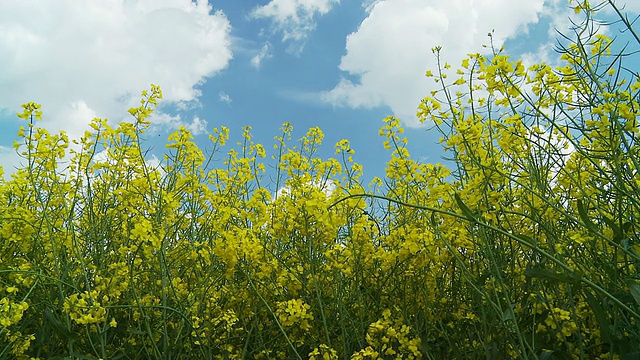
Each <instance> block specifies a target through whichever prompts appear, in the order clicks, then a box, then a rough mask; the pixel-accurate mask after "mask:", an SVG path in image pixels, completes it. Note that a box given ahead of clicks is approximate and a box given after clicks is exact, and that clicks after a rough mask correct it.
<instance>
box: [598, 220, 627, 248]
mask: <svg viewBox="0 0 640 360" xmlns="http://www.w3.org/2000/svg"><path fill="white" fill-rule="evenodd" d="M602 221H604V222H605V224H607V226H609V228H610V229H611V231H613V241H614V242H616V243H618V244H619V243H620V240H622V236H623V235H622V231H621V230H620V228H619V227H618V225H616V223H615V221H613V220H611V219H609V218H608V217H606V216H604V215H603V216H602Z"/></svg>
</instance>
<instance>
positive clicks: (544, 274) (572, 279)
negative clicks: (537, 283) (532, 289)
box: [524, 268, 582, 284]
mask: <svg viewBox="0 0 640 360" xmlns="http://www.w3.org/2000/svg"><path fill="white" fill-rule="evenodd" d="M524 274H525V276H528V277H533V278H540V279H544V280H549V281H553V282H561V283H567V284H578V283H580V281H581V279H582V276H581V275H580V274H578V273H572V274H563V273H559V272H555V271H553V270H550V269H544V268H528V269H526V270H525V271H524Z"/></svg>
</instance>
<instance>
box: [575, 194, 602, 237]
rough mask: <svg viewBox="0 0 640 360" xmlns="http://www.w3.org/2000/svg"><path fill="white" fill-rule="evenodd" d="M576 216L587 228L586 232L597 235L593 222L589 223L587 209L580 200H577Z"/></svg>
mask: <svg viewBox="0 0 640 360" xmlns="http://www.w3.org/2000/svg"><path fill="white" fill-rule="evenodd" d="M578 214H579V215H580V219H582V222H584V225H585V226H586V227H587V229H588V230H590V231H591V232H594V233H596V234H597V233H599V232H598V228H597V227H596V225H595V224H594V223H593V222H591V219H589V214H588V213H587V208H586V207H585V205H584V203H583V202H582V200H580V199H578Z"/></svg>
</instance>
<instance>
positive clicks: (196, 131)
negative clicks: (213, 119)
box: [186, 116, 207, 135]
mask: <svg viewBox="0 0 640 360" xmlns="http://www.w3.org/2000/svg"><path fill="white" fill-rule="evenodd" d="M186 128H187V130H189V131H190V132H191V134H192V135H202V134H204V133H206V132H207V121H206V120H202V119H200V118H199V117H197V116H196V117H194V118H193V121H192V122H191V123H189V124H188V125H187V126H186Z"/></svg>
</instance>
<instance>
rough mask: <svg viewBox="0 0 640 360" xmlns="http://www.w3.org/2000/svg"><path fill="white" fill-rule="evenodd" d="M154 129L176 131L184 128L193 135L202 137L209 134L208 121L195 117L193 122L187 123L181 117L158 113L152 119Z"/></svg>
mask: <svg viewBox="0 0 640 360" xmlns="http://www.w3.org/2000/svg"><path fill="white" fill-rule="evenodd" d="M150 121H151V123H152V124H153V127H154V129H157V128H158V127H159V128H163V129H167V130H174V129H178V128H180V127H182V126H184V127H185V128H186V129H187V130H189V131H190V132H191V134H192V135H194V136H195V135H202V134H204V133H206V132H207V124H208V123H207V121H206V120H203V119H201V118H199V117H198V116H195V117H194V118H193V120H192V121H190V122H189V121H187V120H185V119H183V118H182V116H180V115H169V114H164V113H156V114H153V115H152V118H151V119H150Z"/></svg>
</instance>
